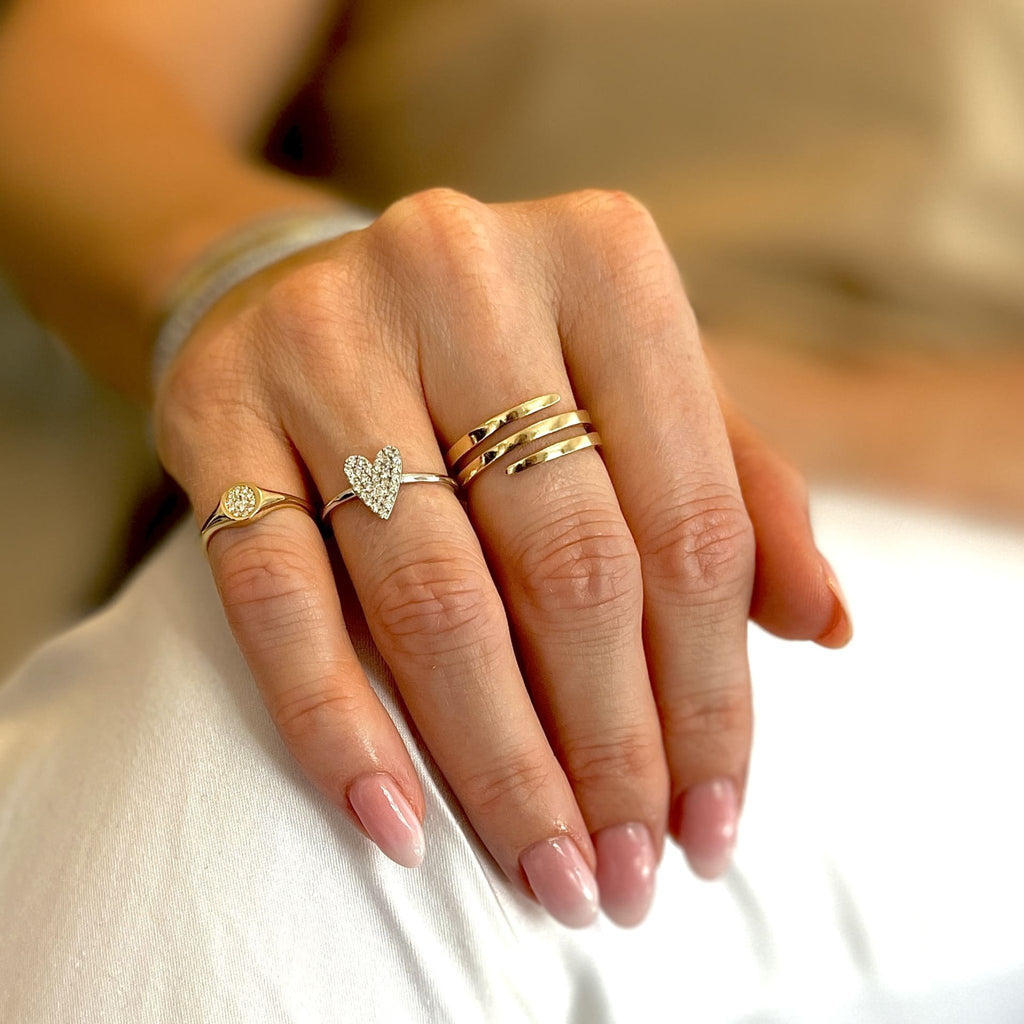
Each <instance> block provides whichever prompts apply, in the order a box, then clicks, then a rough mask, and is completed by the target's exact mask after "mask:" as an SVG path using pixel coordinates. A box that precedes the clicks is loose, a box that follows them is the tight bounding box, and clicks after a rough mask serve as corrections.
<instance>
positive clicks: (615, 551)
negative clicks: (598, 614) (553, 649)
mask: <svg viewBox="0 0 1024 1024" xmlns="http://www.w3.org/2000/svg"><path fill="white" fill-rule="evenodd" d="M528 538H529V539H528V543H526V545H525V546H524V548H523V550H522V551H520V552H519V554H518V557H517V558H516V562H517V570H518V572H517V575H518V577H519V580H520V586H521V587H522V588H523V590H524V592H525V595H526V597H527V599H528V601H529V602H530V604H531V606H532V607H534V608H536V609H537V610H538V611H540V612H541V613H542V614H544V615H547V614H551V613H556V614H557V613H564V612H566V611H601V610H605V611H608V612H613V611H614V612H617V613H620V614H621V613H624V612H626V611H627V610H636V609H638V608H639V604H640V601H641V594H642V583H641V575H640V556H639V554H638V553H637V549H636V545H635V544H634V542H633V538H632V536H631V535H630V533H629V530H628V529H627V527H626V524H625V523H624V522H623V520H622V518H621V516H620V515H618V514H613V513H612V512H611V510H604V511H602V510H601V509H600V508H597V507H591V508H576V509H569V510H566V511H563V512H562V513H561V514H560V515H559V516H558V517H557V518H556V519H554V520H553V521H551V522H549V523H547V524H545V526H544V528H543V529H538V530H535V531H532V532H531V533H530V534H529V535H528Z"/></svg>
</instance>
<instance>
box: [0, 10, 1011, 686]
mask: <svg viewBox="0 0 1024 1024" xmlns="http://www.w3.org/2000/svg"><path fill="white" fill-rule="evenodd" d="M2 7H3V0H0V10H2ZM344 11H345V13H344V16H343V17H341V18H340V20H339V23H338V25H337V26H335V28H334V29H333V30H332V31H331V32H330V33H328V34H327V35H326V36H325V37H324V39H323V43H322V46H321V47H320V51H319V54H318V59H317V61H316V62H315V63H316V68H315V70H314V71H313V72H312V73H310V74H309V75H308V76H306V78H305V80H304V81H303V83H302V84H301V86H300V87H297V88H296V89H295V91H294V95H291V96H289V97H287V98H286V102H284V103H283V105H282V110H280V111H278V112H275V114H274V115H273V116H272V117H271V118H270V121H271V122H272V123H273V128H272V130H270V131H269V132H268V134H267V137H266V138H258V139H254V140H253V150H254V152H256V153H262V154H263V155H264V156H266V157H267V158H268V159H270V160H272V161H273V162H275V163H277V164H278V165H279V166H280V167H282V168H284V169H286V170H288V171H291V172H293V173H296V174H300V175H304V176H308V177H312V178H317V179H320V180H322V181H324V182H329V183H331V184H333V185H336V186H338V187H339V188H341V189H342V190H343V191H344V192H345V193H346V194H347V195H350V196H351V197H353V198H354V199H355V200H357V201H358V202H360V203H362V204H363V205H365V206H366V207H367V208H369V209H382V208H383V207H384V206H385V205H387V204H388V203H389V202H391V201H393V200H394V199H395V198H397V197H399V196H401V195H404V194H407V193H409V192H412V191H415V190H417V189H421V188H426V187H430V186H434V185H448V186H452V187H456V188H460V189H462V190H464V191H466V192H468V193H470V194H472V195H474V196H476V197H477V198H480V199H483V200H486V201H498V200H504V199H518V198H526V197H529V196H539V195H546V194H554V193H557V192H561V191H566V190H569V189H574V188H580V187H585V186H600V187H611V188H622V189H625V190H627V191H630V192H632V193H634V194H635V195H637V196H638V197H639V198H640V199H641V200H642V201H643V202H645V203H646V204H647V205H648V206H649V208H650V209H651V210H652V212H653V213H654V216H655V219H656V221H657V222H658V224H659V226H660V227H661V229H662V231H663V233H664V234H665V237H666V239H667V241H668V243H669V245H670V246H671V248H672V249H673V252H674V253H675V255H676V257H677V259H678V261H679V263H680V266H681V269H682V271H683V276H684V279H685V281H686V283H687V287H688V291H689V293H690V296H691V299H692V301H693V303H694V305H695V308H696V309H697V312H698V315H699V317H700V318H701V321H702V324H703V327H704V330H705V338H706V341H707V345H708V350H709V354H710V357H711V360H712V362H713V364H714V365H715V366H716V368H717V369H718V372H719V374H720V376H721V379H722V380H723V381H724V384H725V387H726V389H727V390H728V391H729V392H730V394H731V395H732V396H733V398H734V400H735V402H736V404H737V405H738V406H739V407H740V408H741V409H742V410H743V411H744V412H745V413H746V414H747V415H748V417H750V418H751V419H752V420H753V421H754V422H755V424H756V425H757V426H758V427H759V428H760V429H761V430H762V432H763V433H765V434H766V435H767V436H768V437H769V438H770V439H771V440H773V441H774V442H775V443H776V444H777V445H778V446H779V447H780V448H781V449H782V450H783V451H784V452H786V453H788V454H789V456H790V457H791V458H792V459H793V460H794V461H795V462H796V463H797V464H798V465H799V466H801V467H802V468H803V469H804V470H805V471H806V472H807V473H808V475H809V476H810V477H811V479H812V481H814V482H815V483H818V484H823V485H829V486H835V485H840V486H842V487H850V488H854V489H857V490H860V491H865V492H868V493H875V494H884V495H886V496H888V497H893V496H895V497H898V498H900V499H901V500H904V501H910V502H914V503H923V504H930V505H933V506H936V507H942V508H945V509H953V510H957V511H959V512H960V513H962V514H964V515H968V516H971V517H978V518H983V519H990V520H999V521H1002V522H1008V523H1012V524H1015V525H1016V526H1024V415H1022V412H1021V410H1022V406H1024V60H1022V57H1021V55H1022V54H1024V3H1022V2H1021V0H902V2H900V3H897V4H893V3H892V2H891V0H857V2H854V0H830V2H829V3H826V4H822V3H819V2H814V0H770V2H769V0H688V2H684V3H679V2H675V0H646V2H644V3H636V4H630V5H625V4H623V3H621V2H614V0H588V2H586V3H584V2H582V0H578V2H573V3H565V4H552V3H551V2H550V0H517V2H514V3H513V2H511V0H506V2H498V0H495V3H493V4H488V5H480V4H477V3H474V2H472V0H446V2H443V3H442V2H439V0H434V2H425V0H403V2H400V3H394V4H387V5H380V4H368V3H360V2H353V3H349V4H347V5H344ZM54 286H55V287H59V282H55V284H54ZM0 353H2V355H0V468H2V471H3V477H2V479H3V481H4V483H5V484H6V493H5V495H4V501H2V502H0V517H2V519H0V551H2V553H3V564H4V566H5V568H6V570H7V581H6V586H5V587H4V588H3V593H4V607H3V615H0V671H3V670H6V669H9V668H10V667H11V665H12V664H13V663H14V662H15V661H16V660H17V659H18V658H19V657H21V656H22V655H23V654H24V652H25V651H26V650H28V649H29V648H30V647H31V646H33V645H34V644H35V643H37V642H38V640H39V639H41V638H42V637H43V636H45V635H46V634H48V633H50V632H52V631H54V630H55V629H57V628H59V627H60V626H62V625H64V624H66V623H67V622H70V621H72V620H73V619H75V618H76V617H78V616H79V615H81V614H82V613H83V612H84V611H86V610H88V609H89V608H92V607H95V606H96V604H97V603H98V602H100V601H101V600H102V599H103V598H104V597H105V596H106V595H108V594H109V593H110V592H111V591H112V590H113V589H114V588H116V586H117V585H118V582H119V581H120V580H121V579H122V578H123V576H124V573H125V572H126V570H127V567H129V566H131V565H132V564H133V563H134V562H135V561H136V560H137V558H138V557H139V554H140V553H141V552H142V551H144V550H145V549H146V548H147V546H148V545H149V544H150V543H151V542H152V540H153V538H154V537H156V536H159V534H160V532H161V530H162V529H163V528H164V527H165V525H166V523H167V522H169V521H170V520H171V519H172V518H173V516H174V514H175V512H178V511H180V503H179V504H178V505H176V504H175V500H174V498H173V495H172V493H171V492H169V491H168V489H167V488H166V486H165V484H164V482H163V481H162V480H161V476H160V473H159V470H158V468H157V466H156V462H155V459H154V457H153V454H152V452H151V450H150V446H149V442H148V438H147V431H146V423H145V416H144V413H143V412H142V411H141V410H139V409H138V408H136V407H134V406H133V405H132V404H131V403H129V402H127V401H126V400H123V399H121V398H119V397H117V396H116V395H114V394H112V393H111V392H109V391H107V390H105V389H104V387H103V386H102V385H100V384H98V383H95V382H93V381H90V380H89V379H88V377H87V376H85V375H84V374H83V373H82V372H81V371H80V370H79V368H78V367H77V366H76V365H75V364H74V362H73V361H72V360H71V358H70V357H69V356H67V355H66V354H64V353H63V352H62V351H61V349H60V348H59V346H57V345H56V344H55V343H54V342H53V340H52V339H50V338H49V337H48V336H47V335H46V334H45V333H44V332H43V331H41V330H40V329H39V328H38V327H36V326H34V325H33V324H32V322H31V320H30V319H29V318H28V317H26V316H25V314H24V313H23V312H21V311H20V310H19V308H18V306H17V303H16V302H15V301H14V300H13V298H12V296H11V295H10V293H9V292H8V291H6V290H3V289H2V288H0Z"/></svg>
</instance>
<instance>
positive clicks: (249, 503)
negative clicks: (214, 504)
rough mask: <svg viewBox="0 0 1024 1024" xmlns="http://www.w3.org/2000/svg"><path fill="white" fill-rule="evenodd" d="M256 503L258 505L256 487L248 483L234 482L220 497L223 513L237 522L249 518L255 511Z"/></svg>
mask: <svg viewBox="0 0 1024 1024" xmlns="http://www.w3.org/2000/svg"><path fill="white" fill-rule="evenodd" d="M257 505H259V495H258V494H257V493H256V488H255V487H252V486H250V485H249V484H235V486H234V487H230V488H228V490H227V491H225V492H224V497H223V498H222V499H221V507H222V508H223V509H224V514H225V515H228V516H230V517H231V518H232V519H236V520H238V521H239V522H244V521H245V520H246V519H249V518H250V517H251V516H252V514H253V513H254V512H255V511H256V507H257Z"/></svg>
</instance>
